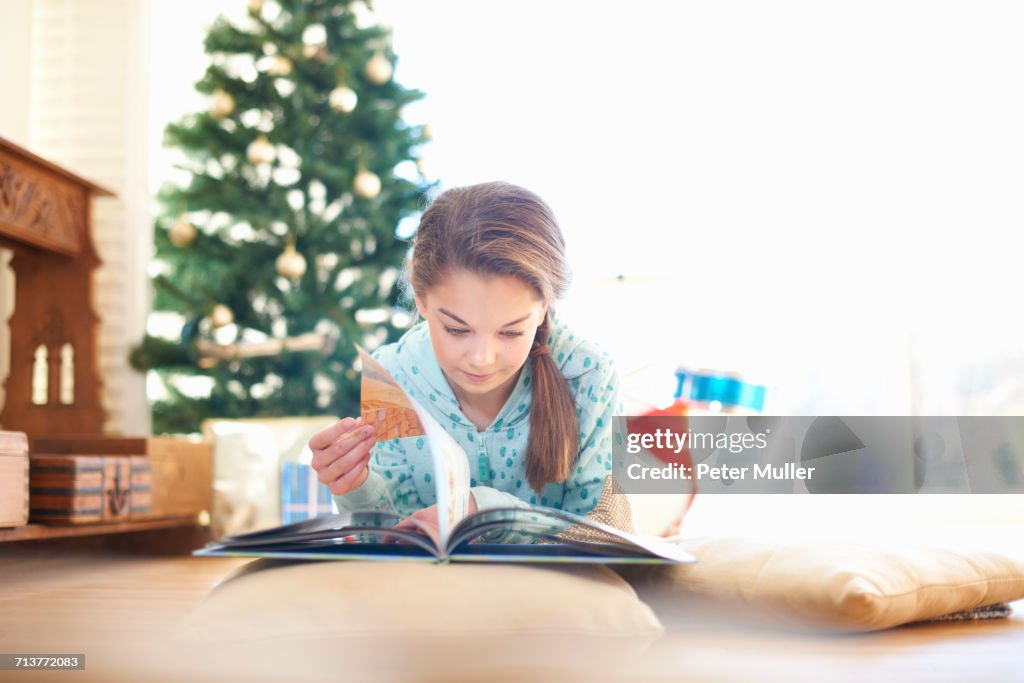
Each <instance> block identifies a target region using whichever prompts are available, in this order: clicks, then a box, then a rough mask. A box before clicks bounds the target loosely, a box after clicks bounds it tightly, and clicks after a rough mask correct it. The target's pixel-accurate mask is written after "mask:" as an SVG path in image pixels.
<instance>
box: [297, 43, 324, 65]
mask: <svg viewBox="0 0 1024 683" xmlns="http://www.w3.org/2000/svg"><path fill="white" fill-rule="evenodd" d="M302 56H303V57H305V58H306V59H312V60H313V61H314V62H320V63H321V64H323V63H325V62H326V61H327V57H328V56H329V55H328V54H327V48H326V47H325V46H323V45H304V46H303V48H302Z"/></svg>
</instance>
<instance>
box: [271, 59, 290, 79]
mask: <svg viewBox="0 0 1024 683" xmlns="http://www.w3.org/2000/svg"><path fill="white" fill-rule="evenodd" d="M291 72H292V60H290V59H288V58H287V57H283V56H281V55H275V56H274V61H273V62H271V64H270V67H269V68H268V69H267V73H268V74H270V75H271V76H287V75H288V74H290V73H291Z"/></svg>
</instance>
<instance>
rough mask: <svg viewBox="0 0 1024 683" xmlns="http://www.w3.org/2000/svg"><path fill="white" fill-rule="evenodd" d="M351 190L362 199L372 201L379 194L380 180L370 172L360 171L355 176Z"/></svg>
mask: <svg viewBox="0 0 1024 683" xmlns="http://www.w3.org/2000/svg"><path fill="white" fill-rule="evenodd" d="M352 189H353V190H355V193H356V195H357V196H359V197H362V198H363V199H373V198H374V197H376V196H377V195H379V194H380V178H378V177H377V174H376V173H373V172H372V171H367V170H362V171H360V172H359V173H357V174H356V177H355V180H354V181H353V182H352Z"/></svg>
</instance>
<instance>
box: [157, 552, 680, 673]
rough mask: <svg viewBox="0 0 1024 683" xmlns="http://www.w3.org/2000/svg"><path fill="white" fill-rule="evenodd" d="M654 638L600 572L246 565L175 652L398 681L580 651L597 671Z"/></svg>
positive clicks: (195, 619) (611, 577)
mask: <svg viewBox="0 0 1024 683" xmlns="http://www.w3.org/2000/svg"><path fill="white" fill-rule="evenodd" d="M663 631H664V629H663V627H662V625H661V623H660V622H659V620H658V618H657V617H656V616H655V614H654V612H653V611H652V610H651V609H650V608H649V607H648V606H647V605H646V604H644V603H643V602H641V601H640V600H639V599H638V598H637V595H636V593H635V591H634V590H633V588H632V587H631V586H630V585H629V584H628V583H627V582H626V581H624V580H623V579H622V578H621V577H620V576H618V575H617V574H616V573H615V572H614V571H612V570H610V569H609V568H607V567H604V566H600V565H564V566H562V565H559V566H555V565H514V564H473V563H453V564H445V565H438V564H430V563H417V562H358V561H312V562H289V561H281V560H256V561H254V562H252V563H250V564H249V565H246V566H245V567H244V568H243V569H242V570H241V571H239V572H237V573H236V574H234V575H232V576H230V577H228V578H226V579H225V580H224V581H222V582H221V583H219V584H218V585H217V586H216V587H214V589H213V590H212V591H211V592H210V593H209V594H208V595H207V596H206V598H205V599H204V600H203V601H202V602H201V603H200V604H199V605H197V606H196V607H195V609H194V610H192V612H191V613H190V614H189V615H188V616H187V617H186V618H185V619H184V620H183V621H182V622H181V624H180V628H179V629H178V637H177V642H176V643H175V645H176V646H181V647H182V648H183V650H182V651H183V653H188V654H187V655H183V656H188V657H189V658H190V659H191V660H193V661H200V660H204V658H207V657H208V658H209V659H208V661H209V664H208V666H219V665H220V664H218V663H216V662H215V661H214V660H215V659H217V660H221V661H230V660H231V659H232V658H238V657H245V658H246V662H247V670H249V667H251V666H252V665H253V663H254V662H264V664H262V665H261V666H264V667H265V670H266V671H270V670H272V669H274V668H275V667H278V668H280V667H284V668H283V669H282V671H283V672H291V673H297V672H298V671H300V670H303V668H304V667H305V668H307V669H308V670H310V671H314V670H315V671H322V670H324V667H328V668H329V667H330V666H331V663H332V662H337V663H338V665H339V667H340V668H339V669H338V670H339V672H340V671H342V670H343V669H344V670H345V671H348V672H350V673H356V672H360V671H361V672H364V673H369V672H373V673H374V674H375V675H379V674H381V673H382V670H383V669H382V667H383V668H384V669H386V668H387V667H389V666H390V667H393V668H394V671H391V673H393V674H396V675H398V677H401V674H402V673H408V672H409V671H415V670H430V671H435V672H441V671H444V670H446V667H448V670H450V671H458V672H466V671H469V670H472V666H473V663H474V662H475V663H477V664H479V665H481V666H484V665H486V669H482V670H489V671H493V670H494V667H495V666H508V667H513V668H515V667H517V666H519V667H523V666H524V665H527V664H529V668H528V669H523V670H524V671H526V670H536V667H537V666H538V663H542V662H547V663H548V664H549V665H550V666H551V667H556V668H557V667H559V666H563V665H569V664H573V665H578V664H579V661H580V659H579V658H580V656H583V654H581V653H584V654H585V657H586V661H587V662H588V664H589V666H591V667H595V670H597V669H599V667H600V666H601V661H602V660H603V661H606V662H609V663H610V662H615V663H616V664H621V662H622V658H623V657H635V656H640V655H641V653H642V652H643V650H644V649H645V648H646V647H647V646H648V645H649V644H650V643H651V642H653V641H654V640H656V639H657V638H658V637H659V636H661V634H662V633H663ZM284 663H287V666H286V664H284ZM287 667H292V668H290V669H289V668H287ZM204 671H205V672H206V673H211V671H210V670H209V669H204Z"/></svg>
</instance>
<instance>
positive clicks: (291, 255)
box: [274, 244, 306, 280]
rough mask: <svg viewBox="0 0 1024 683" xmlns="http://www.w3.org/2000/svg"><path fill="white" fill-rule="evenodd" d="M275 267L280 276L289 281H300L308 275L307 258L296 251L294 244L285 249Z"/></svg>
mask: <svg viewBox="0 0 1024 683" xmlns="http://www.w3.org/2000/svg"><path fill="white" fill-rule="evenodd" d="M274 265H275V267H276V268H277V273H278V275H280V276H281V277H286V278H288V279H289V280H298V279H299V278H301V277H302V276H303V275H304V274H305V273H306V258H305V257H304V256H303V255H302V254H300V253H299V252H297V251H296V250H295V245H294V244H289V245H288V246H287V247H285V250H284V252H282V254H281V255H280V256H278V257H277V261H276V262H275V264H274Z"/></svg>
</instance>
